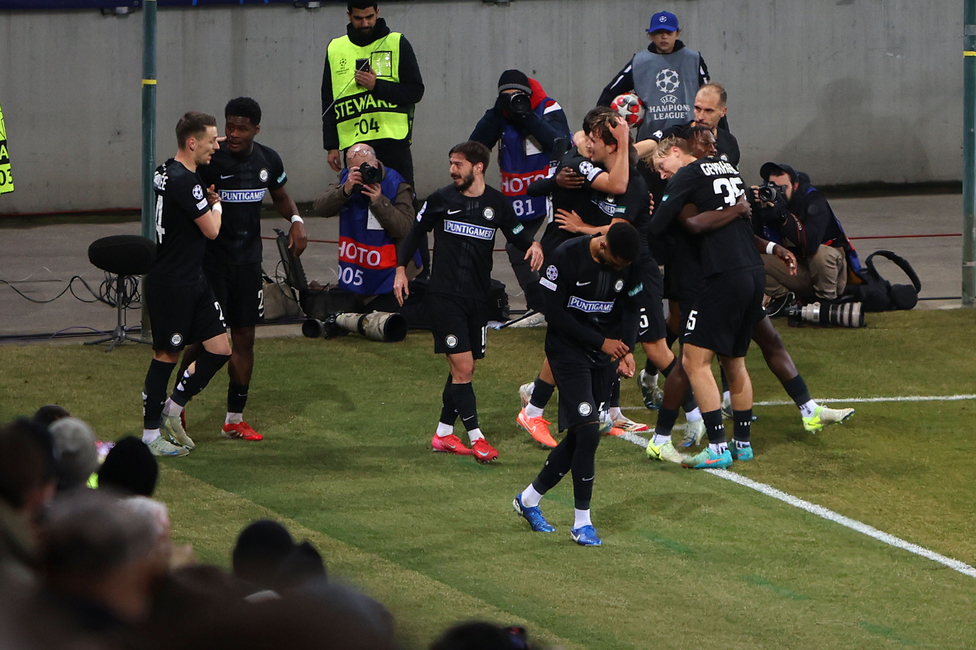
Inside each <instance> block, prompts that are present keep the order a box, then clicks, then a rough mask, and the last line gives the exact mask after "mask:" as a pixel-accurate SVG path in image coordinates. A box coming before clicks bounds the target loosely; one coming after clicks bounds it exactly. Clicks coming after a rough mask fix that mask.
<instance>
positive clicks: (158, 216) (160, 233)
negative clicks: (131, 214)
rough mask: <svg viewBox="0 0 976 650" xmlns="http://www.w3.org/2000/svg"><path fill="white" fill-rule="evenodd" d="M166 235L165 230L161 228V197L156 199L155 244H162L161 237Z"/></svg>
mask: <svg viewBox="0 0 976 650" xmlns="http://www.w3.org/2000/svg"><path fill="white" fill-rule="evenodd" d="M165 234H166V229H165V228H163V197H161V196H157V197H156V243H157V244H162V243H163V235H165Z"/></svg>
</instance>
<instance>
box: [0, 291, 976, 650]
mask: <svg viewBox="0 0 976 650" xmlns="http://www.w3.org/2000/svg"><path fill="white" fill-rule="evenodd" d="M974 319H976V313H974V312H972V311H961V310H960V311H951V312H914V313H911V312H910V313H897V314H869V315H868V319H867V320H868V327H867V328H866V329H863V330H845V329H819V328H813V327H804V328H800V329H789V328H786V327H785V323H784V322H783V321H777V326H778V327H779V328H780V331H781V333H782V334H783V336H784V339H785V340H786V343H787V347H788V349H789V350H790V352H791V353H792V355H793V357H794V359H795V360H796V363H797V366H798V367H799V368H800V371H801V372H802V373H803V375H804V377H805V379H806V381H807V383H808V385H809V386H810V389H811V392H812V394H813V395H814V397H815V398H823V397H828V398H829V397H833V398H842V397H883V396H887V397H897V396H910V395H929V396H931V395H954V394H968V393H974V392H976V381H974V380H976V347H974V344H973V334H972V333H973V331H974V327H973V325H974ZM543 337H544V330H518V331H514V330H510V331H502V332H491V333H490V334H489V343H488V356H487V358H486V359H485V360H484V361H482V362H479V364H478V367H477V371H476V373H475V391H476V393H477V396H478V408H479V415H480V420H481V425H482V429H483V430H484V431H485V433H486V435H487V436H488V438H489V440H490V441H491V442H492V444H494V445H495V446H496V447H497V448H498V450H499V452H500V458H499V461H498V462H496V463H494V464H492V465H489V466H482V465H479V464H477V463H476V462H474V460H473V459H471V458H460V457H450V456H446V455H442V454H434V453H431V451H430V449H429V446H428V443H429V440H430V437H431V435H432V433H433V428H434V425H435V422H436V419H437V416H438V414H439V408H440V393H441V388H442V386H443V383H444V379H445V377H446V373H447V365H446V362H445V360H444V359H443V358H442V357H438V356H435V355H434V354H433V352H432V346H431V341H430V336H429V334H427V333H422V332H421V333H411V335H410V336H409V337H408V339H407V341H405V342H404V343H400V344H381V343H374V342H370V341H367V340H365V339H363V338H361V337H359V336H355V335H350V336H347V337H344V338H341V339H336V340H331V341H326V340H321V339H320V340H307V339H259V341H258V344H257V364H256V371H255V376H254V379H253V382H252V386H251V398H250V401H249V404H248V420H249V421H250V422H251V424H253V425H254V426H255V428H256V429H258V431H260V432H262V433H263V434H264V435H265V441H264V442H260V443H241V442H238V441H229V440H224V439H223V438H221V436H220V435H219V429H220V424H221V423H222V418H223V413H224V408H225V407H224V399H225V394H226V374H221V375H218V377H217V378H216V379H215V380H214V382H213V383H212V384H211V386H210V387H209V388H208V389H207V390H206V391H204V393H203V394H201V395H200V396H199V397H198V398H197V399H196V400H194V401H193V402H192V403H191V405H190V408H189V410H188V429H189V431H190V434H191V435H192V436H193V437H194V439H195V440H196V441H197V449H196V450H195V451H194V452H193V453H191V454H190V455H189V456H188V457H186V458H181V459H166V460H164V461H163V463H162V465H163V472H162V475H161V485H160V490H159V492H158V493H157V496H159V497H160V498H161V499H163V500H164V501H166V503H167V504H168V505H169V507H170V511H171V516H172V519H173V523H174V532H175V535H176V537H177V541H182V542H184V543H191V544H193V546H194V548H195V550H196V554H197V557H198V558H200V559H202V560H204V561H208V562H215V563H218V564H222V565H225V566H226V565H228V564H229V557H230V548H231V546H232V544H233V541H234V538H235V537H236V535H237V533H238V532H239V530H240V529H241V528H242V527H243V526H244V525H246V524H247V523H248V522H249V521H250V520H252V519H254V518H258V517H273V518H276V519H279V520H282V521H284V522H285V523H286V525H288V526H289V527H290V528H291V530H292V531H293V533H294V534H295V536H296V537H298V538H308V539H310V540H311V541H312V542H313V543H314V544H315V545H316V546H317V547H318V548H319V549H320V550H321V551H322V553H323V555H324V557H325V559H326V562H327V564H328V566H329V570H330V574H331V575H333V576H342V577H343V578H344V579H346V580H348V581H351V582H353V583H355V584H357V585H359V586H360V587H362V588H363V589H364V590H366V591H367V592H369V593H370V594H372V595H374V596H375V597H377V598H378V599H380V600H381V601H382V602H384V603H385V604H386V605H387V606H388V607H389V608H390V609H391V610H392V611H393V612H394V614H395V615H396V617H397V620H398V627H399V631H400V636H401V639H402V642H403V644H404V646H405V647H408V648H422V647H426V645H427V644H429V642H430V641H431V640H432V639H433V638H434V637H435V636H436V635H437V633H439V632H440V631H441V630H442V629H444V628H445V627H446V626H448V625H449V624H451V623H453V622H455V621H458V620H464V619H471V618H487V619H490V620H494V621H497V622H500V623H506V624H520V625H524V626H526V627H527V628H528V629H529V632H530V636H531V638H532V639H534V640H535V641H537V642H542V643H544V644H547V645H553V646H560V647H564V648H702V649H708V648H854V647H856V648H859V649H860V650H863V649H869V648H900V647H922V648H968V647H973V646H974V645H976V619H974V617H973V611H974V610H976V579H974V578H972V577H969V576H967V575H963V574H961V573H959V572H957V571H954V570H952V569H950V568H947V567H945V566H943V565H941V564H938V563H936V562H933V561H931V560H928V559H925V558H922V557H919V556H917V555H913V554H911V553H908V552H906V551H904V550H901V549H898V548H894V547H892V546H889V545H886V544H883V543H881V542H879V541H876V540H874V539H871V538H869V537H867V536H865V535H863V534H861V533H858V532H855V531H852V530H850V529H848V528H845V527H843V526H840V525H838V524H836V523H833V522H830V521H826V520H824V519H821V518H819V517H816V516H814V515H812V514H809V513H806V512H803V511H800V510H798V509H796V508H794V507H791V506H789V505H787V504H785V503H782V502H780V501H777V500H774V499H771V498H770V497H767V496H764V495H763V494H760V493H758V492H756V491H753V490H750V489H747V488H744V487H741V486H739V485H735V484H733V483H731V482H729V481H725V480H722V479H721V478H718V477H716V476H712V475H709V474H707V473H702V472H696V471H690V470H683V469H681V468H680V467H677V466H674V465H667V466H665V465H662V464H660V463H652V462H650V461H648V460H647V459H646V458H645V456H644V452H643V450H641V449H639V448H638V447H636V446H634V445H633V444H631V443H629V442H626V441H624V440H620V439H615V438H604V440H603V441H602V443H601V446H600V449H599V451H598V456H597V477H596V484H595V490H594V500H593V518H594V524H595V525H596V527H597V528H598V529H599V531H600V534H601V536H602V537H603V540H604V546H603V547H601V548H582V547H579V546H577V545H576V544H573V543H572V542H571V540H570V538H569V528H570V527H571V524H572V516H573V515H572V508H573V500H572V484H571V481H570V480H569V479H568V477H567V480H565V481H564V482H563V483H562V484H560V485H559V486H558V487H557V488H556V489H555V490H553V491H552V492H551V493H550V495H549V496H548V497H547V498H546V499H545V500H544V501H543V507H544V509H545V512H546V514H547V516H548V518H549V520H550V521H551V522H552V523H553V524H554V525H555V526H556V527H557V532H556V533H554V534H550V535H545V534H539V533H532V532H530V530H529V528H528V526H527V525H526V523H525V522H524V521H523V520H522V519H521V518H519V517H517V516H516V515H515V514H514V513H513V512H512V509H511V501H512V498H513V497H514V496H515V494H516V493H517V492H518V491H519V490H521V489H522V488H523V487H525V485H526V484H527V483H528V482H529V481H530V480H531V479H532V478H533V477H534V476H535V474H536V472H537V471H538V469H539V467H540V466H541V464H542V462H543V461H544V459H545V456H546V452H545V451H544V450H543V449H541V448H540V447H539V446H538V445H537V444H535V443H534V442H533V441H532V440H531V438H529V436H528V435H527V434H525V433H524V432H522V430H521V429H519V428H518V427H517V425H516V424H515V415H516V414H517V411H518V407H519V401H518V395H517V388H518V385H519V384H520V383H523V382H525V381H529V380H530V379H532V378H533V377H534V376H535V373H536V372H537V371H538V366H539V362H540V361H541V359H542V342H543ZM149 359H150V353H149V350H148V349H147V348H145V347H143V346H138V347H137V346H134V345H129V346H124V347H122V348H119V349H117V350H116V351H113V352H112V353H110V354H105V353H104V352H103V351H102V349H100V348H92V347H83V346H81V345H77V344H70V345H43V344H42V345H30V346H15V345H7V346H4V347H0V368H2V370H0V420H4V421H6V420H9V419H11V418H13V417H14V416H17V415H21V414H29V413H31V412H32V411H33V410H34V409H35V408H36V407H37V406H39V405H41V404H45V403H49V402H58V403H60V404H62V405H64V406H65V407H66V408H68V409H69V410H70V411H72V412H73V413H75V414H77V415H78V416H80V417H82V418H84V419H86V420H88V421H89V422H90V423H91V424H92V425H93V426H94V428H95V430H96V432H97V433H98V434H99V436H100V437H102V438H104V439H115V438H118V437H120V436H122V435H124V434H135V435H138V433H139V431H140V429H141V417H140V406H141V405H140V401H139V400H140V398H139V393H140V390H141V386H142V380H143V378H144V376H145V370H146V367H147V366H148V363H149ZM642 362H643V358H642V356H641V357H639V359H638V363H642ZM748 364H749V368H750V372H751V374H752V377H753V381H754V384H755V394H756V400H757V401H762V400H786V399H788V398H787V397H786V395H785V393H784V392H783V390H782V388H781V386H780V385H779V384H778V382H776V380H775V378H774V377H773V376H772V375H771V374H770V373H769V372H768V370H766V368H765V366H764V364H763V361H762V357H761V355H760V354H759V353H758V350H756V349H755V348H753V350H751V351H750V354H749V358H748ZM623 403H624V405H625V406H636V405H639V404H640V398H639V394H638V392H637V389H636V385H635V382H634V381H633V380H631V381H628V382H626V383H625V385H624V388H623ZM832 404H833V405H837V406H839V405H842V402H834V403H832ZM853 406H855V407H856V408H857V413H856V414H855V416H854V417H853V418H852V419H851V420H850V421H849V422H847V423H845V424H843V425H838V426H833V427H829V428H827V429H825V430H824V431H823V432H822V433H820V434H818V435H810V434H807V433H805V432H804V431H803V429H802V427H801V425H800V419H799V416H798V414H797V410H796V408H795V407H793V406H768V407H757V408H756V414H757V415H758V416H759V420H758V421H757V422H756V423H755V425H754V428H753V435H754V441H755V449H756V459H755V461H753V462H751V463H748V464H736V465H735V466H734V467H733V469H732V471H734V472H736V473H739V474H742V475H744V476H746V477H748V478H751V479H753V480H756V481H759V482H762V483H765V484H768V485H770V486H772V487H774V488H777V489H779V490H782V491H784V492H787V493H789V494H791V495H794V496H796V497H799V498H802V499H805V500H807V501H811V502H813V503H815V504H818V505H821V506H824V507H826V508H829V509H831V510H833V511H835V512H837V513H839V514H841V515H845V516H847V517H850V518H852V519H856V520H858V521H861V522H864V523H865V524H868V525H870V526H873V527H875V528H877V529H880V530H882V531H884V532H887V533H890V534H892V535H895V536H897V537H899V538H901V539H904V540H906V541H908V542H911V543H914V544H918V545H919V546H922V547H924V548H927V549H930V550H932V551H935V552H937V553H940V554H942V555H945V556H948V557H951V558H954V559H957V560H960V561H962V562H965V563H967V564H970V565H976V516H974V515H976V508H974V505H973V504H974V495H976V472H974V471H973V459H974V458H976V438H974V436H973V422H974V412H973V411H974V402H973V401H971V400H963V401H952V402H890V403H865V404H854V405H853ZM552 410H553V409H550V411H552ZM548 413H549V412H548V411H547V414H548ZM626 413H627V414H628V415H629V416H630V417H632V418H634V419H636V420H643V421H646V422H649V423H650V424H653V422H654V418H655V416H654V414H653V413H651V412H648V411H643V410H628V411H626ZM553 415H554V413H553ZM550 419H554V417H551V418H550Z"/></svg>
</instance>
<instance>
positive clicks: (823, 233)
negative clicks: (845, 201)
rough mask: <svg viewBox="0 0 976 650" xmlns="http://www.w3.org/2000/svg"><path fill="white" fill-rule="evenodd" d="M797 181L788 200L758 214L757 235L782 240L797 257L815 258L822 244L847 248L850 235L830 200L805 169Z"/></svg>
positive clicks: (755, 219)
mask: <svg viewBox="0 0 976 650" xmlns="http://www.w3.org/2000/svg"><path fill="white" fill-rule="evenodd" d="M797 181H798V182H799V184H800V186H799V188H798V189H795V190H793V196H792V198H790V200H789V202H787V203H783V202H780V203H777V204H776V205H774V206H773V207H771V208H763V209H761V210H758V211H757V212H756V213H755V216H754V225H755V226H756V230H757V234H759V235H760V236H762V237H765V238H766V239H771V240H772V241H776V242H780V243H783V245H784V246H786V247H787V248H789V249H790V251H792V252H793V254H795V255H797V256H798V257H804V258H807V257H813V256H814V255H815V254H816V252H817V249H818V248H819V247H820V245H821V244H825V245H827V246H835V247H837V248H845V249H846V245H847V237H846V236H845V235H844V231H843V230H842V229H841V227H840V223H839V222H838V221H837V218H836V217H835V216H834V212H833V210H831V209H830V204H829V203H827V199H825V198H824V197H823V195H822V194H821V193H820V192H818V191H817V189H816V188H814V187H813V186H812V185H810V177H809V176H808V175H807V174H806V172H797ZM766 235H771V237H766Z"/></svg>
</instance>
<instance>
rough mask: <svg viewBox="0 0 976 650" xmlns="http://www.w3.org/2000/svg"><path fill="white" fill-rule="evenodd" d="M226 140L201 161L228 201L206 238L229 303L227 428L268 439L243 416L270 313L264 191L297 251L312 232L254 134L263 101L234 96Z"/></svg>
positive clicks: (210, 264) (216, 280) (220, 293)
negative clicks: (257, 341) (264, 266)
mask: <svg viewBox="0 0 976 650" xmlns="http://www.w3.org/2000/svg"><path fill="white" fill-rule="evenodd" d="M224 119H225V121H226V124H225V131H224V132H225V134H226V139H225V140H224V144H223V146H222V147H221V149H220V150H219V151H217V152H216V153H214V155H213V158H212V159H211V160H210V164H208V165H205V166H203V167H201V168H200V177H201V178H202V179H203V182H204V184H205V185H206V186H208V187H209V186H214V187H216V190H217V194H218V195H219V196H220V199H221V204H222V205H223V206H224V214H223V222H222V224H221V227H220V234H218V235H217V238H216V239H214V240H212V241H209V242H207V252H206V255H205V256H204V260H203V271H204V273H205V274H206V276H207V280H208V281H209V282H210V287H211V289H213V292H214V295H215V296H216V297H217V300H218V301H219V302H220V306H221V307H222V308H223V313H224V319H225V320H226V322H227V325H228V326H229V327H230V337H231V342H232V343H233V346H232V348H233V349H232V352H231V356H230V362H229V363H228V364H227V369H228V373H229V375H230V384H229V385H228V387H227V415H226V417H225V419H224V425H223V428H222V429H221V433H222V434H223V435H224V436H225V437H227V438H236V439H238V440H254V441H256V440H262V439H263V436H262V435H261V434H260V433H258V432H257V431H255V430H254V428H253V427H251V425H249V424H248V423H247V422H245V421H244V407H245V406H246V405H247V396H248V389H249V385H250V383H251V373H252V371H253V369H254V326H255V325H256V324H257V322H258V320H259V319H260V318H261V317H262V316H263V315H264V284H263V281H262V277H261V276H262V273H261V260H262V252H261V208H262V202H263V200H264V197H265V195H266V194H270V195H271V200H272V201H273V202H274V206H275V209H276V210H277V211H278V214H280V215H281V216H282V217H284V218H285V219H288V220H290V221H291V227H290V229H289V231H288V245H289V247H290V248H291V249H292V250H293V251H294V253H295V255H296V256H298V255H301V254H302V251H304V250H305V246H306V245H307V242H308V237H307V235H306V234H305V226H304V221H303V220H302V218H301V217H300V216H299V215H298V206H296V205H295V202H294V201H293V200H292V199H291V197H290V196H288V192H287V190H285V183H286V182H287V181H288V176H287V175H286V174H285V169H284V165H282V162H281V157H280V156H279V155H278V154H277V153H276V152H275V151H274V150H273V149H271V148H270V147H266V146H264V145H262V144H259V143H257V142H255V141H254V137H255V136H256V135H257V134H258V133H259V132H260V131H261V107H260V106H259V105H258V103H257V102H256V101H254V100H253V99H251V98H250V97H238V98H236V99H232V100H230V101H229V102H228V103H227V106H226V108H224ZM199 354H200V346H199V345H191V346H188V347H187V349H186V351H185V352H184V354H183V363H182V365H181V370H183V373H182V374H185V372H186V369H187V367H188V366H189V365H190V363H191V362H192V361H194V360H195V359H196V358H197V357H198V355H199Z"/></svg>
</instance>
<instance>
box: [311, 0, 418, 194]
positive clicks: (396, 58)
mask: <svg viewBox="0 0 976 650" xmlns="http://www.w3.org/2000/svg"><path fill="white" fill-rule="evenodd" d="M346 6H347V9H348V11H347V13H346V15H347V16H348V17H349V24H348V25H346V35H345V36H342V37H340V38H335V39H332V42H330V43H329V49H328V53H327V54H326V57H325V70H324V72H323V73H322V144H323V146H324V147H325V149H326V150H327V151H328V152H329V165H330V166H331V167H332V169H334V170H335V171H337V172H338V171H340V170H341V163H340V161H341V160H342V159H343V156H342V155H341V154H340V150H343V151H344V150H346V149H348V148H349V147H351V146H352V145H354V144H357V143H359V142H368V143H369V144H370V145H371V146H372V147H373V149H374V150H375V151H376V157H377V158H378V159H379V160H382V161H383V162H384V164H386V165H387V166H388V167H390V168H392V169H395V170H396V171H398V172H399V173H400V175H401V176H402V177H403V178H404V179H405V180H406V181H407V183H408V184H409V185H411V186H414V178H413V158H412V156H411V154H410V139H411V136H412V131H413V109H414V104H416V103H417V102H419V101H420V100H421V99H422V98H423V96H424V80H423V78H421V76H420V67H419V66H418V65H417V57H416V56H415V55H414V53H413V48H412V47H411V46H410V43H409V42H408V41H407V39H406V38H405V37H404V36H403V34H400V33H399V32H392V31H390V28H389V27H387V25H386V21H385V20H383V19H382V18H380V17H379V14H380V12H379V8H377V5H376V2H375V1H374V0H350V1H349V2H347V5H346Z"/></svg>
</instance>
